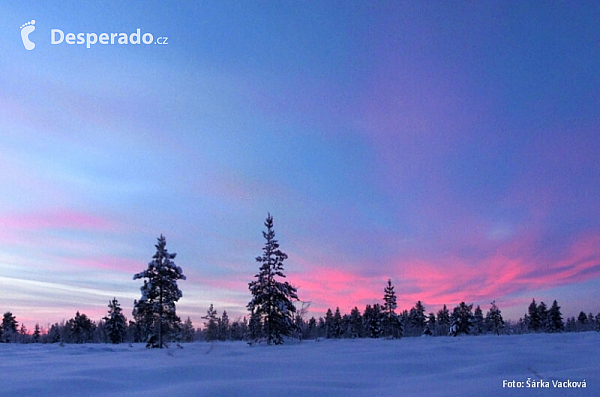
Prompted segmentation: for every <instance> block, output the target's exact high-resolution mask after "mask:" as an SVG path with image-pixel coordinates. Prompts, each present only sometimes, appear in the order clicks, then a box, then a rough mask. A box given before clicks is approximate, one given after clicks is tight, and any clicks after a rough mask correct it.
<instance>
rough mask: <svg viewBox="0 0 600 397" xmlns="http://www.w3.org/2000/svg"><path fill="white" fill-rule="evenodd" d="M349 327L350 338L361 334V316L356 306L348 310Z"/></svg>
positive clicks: (358, 336)
mask: <svg viewBox="0 0 600 397" xmlns="http://www.w3.org/2000/svg"><path fill="white" fill-rule="evenodd" d="M348 322H349V324H348V325H349V329H350V337H351V338H360V337H362V335H363V327H362V316H361V315H360V311H359V310H358V307H356V306H354V309H352V310H351V311H350V319H349V321H348Z"/></svg>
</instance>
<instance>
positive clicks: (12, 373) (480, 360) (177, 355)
mask: <svg viewBox="0 0 600 397" xmlns="http://www.w3.org/2000/svg"><path fill="white" fill-rule="evenodd" d="M0 354H1V355H2V358H3V359H2V360H0V385H1V386H0V396H11V397H14V396H62V397H71V396H86V397H87V396H128V397H134V396H144V397H149V396H261V397H262V396H286V397H287V396H302V397H306V396H344V397H347V396H369V397H375V396H426V397H434V396H485V397H492V396H600V333H594V332H587V333H578V334H557V335H550V334H539V335H520V336H518V335H515V336H500V337H497V336H480V337H458V338H450V337H441V338H404V339H401V340H368V339H363V340H324V341H321V342H314V341H304V342H302V343H300V344H288V345H284V346H277V347H268V346H263V345H260V346H252V347H250V346H248V345H247V344H246V343H237V342H235V343H234V342H225V343H215V344H212V345H211V344H209V343H193V344H186V345H184V349H177V348H174V349H173V348H171V349H168V350H146V349H145V348H144V347H143V346H142V345H134V346H133V347H130V346H129V345H126V344H125V345H97V344H94V345H65V346H64V347H60V346H58V345H16V344H1V345H0ZM528 378H529V379H530V380H531V381H539V380H540V379H542V380H543V381H544V382H548V383H549V387H548V388H539V387H538V388H531V387H529V388H528V387H527V384H526V381H527V379H528ZM504 380H506V381H509V382H510V381H513V380H514V381H516V382H524V383H523V388H520V389H516V388H507V387H503V381H504ZM567 380H570V381H577V382H581V381H583V380H585V385H586V388H568V389H565V388H558V387H555V385H554V384H553V381H554V382H557V381H561V382H562V381H567ZM538 384H539V382H538Z"/></svg>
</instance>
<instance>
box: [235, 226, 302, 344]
mask: <svg viewBox="0 0 600 397" xmlns="http://www.w3.org/2000/svg"><path fill="white" fill-rule="evenodd" d="M265 227H266V228H267V231H266V232H265V231H263V237H264V238H265V240H266V243H265V246H264V247H263V254H262V256H259V257H257V258H256V261H257V262H258V263H260V264H261V266H260V269H259V273H258V274H256V275H255V277H256V280H254V281H252V282H250V283H248V288H249V289H250V293H251V294H252V299H251V300H250V302H249V303H248V306H247V307H248V310H250V312H251V313H254V314H255V315H258V316H260V318H261V320H262V323H263V332H264V334H265V336H266V338H267V344H269V345H270V344H276V345H279V344H281V343H283V337H284V336H289V335H291V334H292V333H293V332H294V331H295V326H294V313H295V312H296V307H295V306H294V304H293V303H292V300H299V299H298V295H297V291H296V288H295V287H293V286H292V285H290V284H289V283H288V282H287V281H286V282H282V281H279V280H278V278H285V275H284V274H283V261H284V260H286V259H287V257H288V256H287V255H286V254H285V253H284V252H282V251H281V250H280V249H279V243H278V242H277V240H275V231H274V230H273V217H272V216H271V214H268V216H267V219H266V221H265Z"/></svg>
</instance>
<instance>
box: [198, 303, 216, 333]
mask: <svg viewBox="0 0 600 397" xmlns="http://www.w3.org/2000/svg"><path fill="white" fill-rule="evenodd" d="M202 318H203V319H204V320H206V321H205V322H204V332H205V333H204V340H206V341H208V342H211V341H215V340H217V339H218V338H219V319H218V318H217V311H216V310H215V309H214V307H213V304H212V303H211V304H210V307H209V308H208V311H207V312H206V316H204V317H202Z"/></svg>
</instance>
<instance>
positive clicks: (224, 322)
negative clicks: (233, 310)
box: [218, 310, 230, 341]
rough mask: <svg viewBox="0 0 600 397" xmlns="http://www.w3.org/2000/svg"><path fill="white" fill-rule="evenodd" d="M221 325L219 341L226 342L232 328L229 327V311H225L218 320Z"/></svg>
mask: <svg viewBox="0 0 600 397" xmlns="http://www.w3.org/2000/svg"><path fill="white" fill-rule="evenodd" d="M218 325H219V327H218V328H219V340H220V341H226V340H228V339H229V334H230V327H229V316H228V315H227V311H226V310H223V314H222V315H221V317H220V318H219V320H218Z"/></svg>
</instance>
